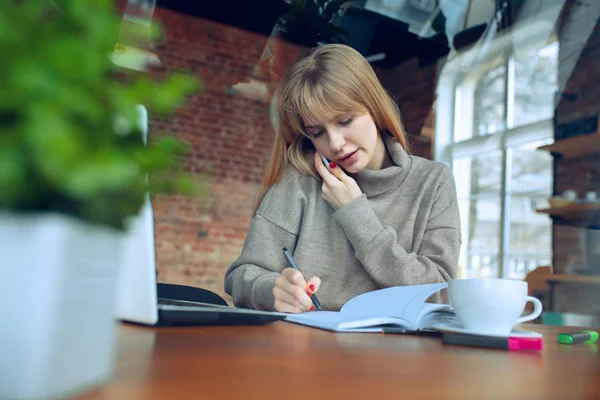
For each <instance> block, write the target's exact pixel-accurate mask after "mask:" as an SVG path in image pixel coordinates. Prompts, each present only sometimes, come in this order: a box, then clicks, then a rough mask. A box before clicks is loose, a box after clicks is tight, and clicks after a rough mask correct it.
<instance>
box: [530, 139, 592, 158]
mask: <svg viewBox="0 0 600 400" xmlns="http://www.w3.org/2000/svg"><path fill="white" fill-rule="evenodd" d="M538 150H544V151H548V152H550V153H553V154H559V155H562V156H563V157H564V158H574V157H582V156H586V155H589V154H594V153H596V154H598V153H600V134H598V133H593V134H589V135H583V136H576V137H572V138H569V139H563V140H557V141H556V142H554V143H552V144H548V145H545V146H540V147H538Z"/></svg>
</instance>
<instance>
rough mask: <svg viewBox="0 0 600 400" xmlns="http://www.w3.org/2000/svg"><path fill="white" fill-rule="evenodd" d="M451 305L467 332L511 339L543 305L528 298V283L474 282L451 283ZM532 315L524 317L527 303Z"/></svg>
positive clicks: (488, 280) (501, 280) (506, 280)
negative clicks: (517, 326) (513, 331)
mask: <svg viewBox="0 0 600 400" xmlns="http://www.w3.org/2000/svg"><path fill="white" fill-rule="evenodd" d="M448 294H449V298H450V305H451V306H452V308H453V309H454V312H455V313H456V316H457V317H458V319H459V320H460V322H461V323H462V326H463V328H464V329H466V330H469V331H472V332H473V333H477V334H482V335H502V336H508V335H509V334H510V332H511V330H512V328H513V327H514V326H515V325H518V324H521V323H523V322H527V321H532V320H534V319H536V318H537V317H539V316H540V314H541V313H542V303H541V302H540V301H539V300H538V299H536V298H535V297H532V296H528V295H527V282H525V281H520V280H513V279H496V278H474V279H454V280H451V281H450V282H448ZM529 301H531V302H532V303H533V311H532V312H531V313H530V314H527V315H525V316H522V317H521V314H522V313H523V310H524V309H525V305H526V304H527V302H529Z"/></svg>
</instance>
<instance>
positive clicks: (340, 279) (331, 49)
mask: <svg viewBox="0 0 600 400" xmlns="http://www.w3.org/2000/svg"><path fill="white" fill-rule="evenodd" d="M277 98H278V115H279V126H278V130H277V133H276V136H275V143H274V147H273V150H272V155H271V160H270V164H269V167H268V171H267V174H266V178H265V182H264V186H263V189H262V192H261V195H260V196H259V202H258V207H257V209H256V210H255V216H254V219H253V222H252V224H251V226H250V230H249V232H248V235H247V237H246V241H245V243H244V247H243V249H242V253H241V255H240V256H239V258H238V259H237V260H235V261H234V262H233V264H232V265H231V266H230V267H229V269H228V270H227V272H226V274H225V291H226V292H227V293H229V294H230V295H231V296H232V298H233V302H234V304H235V305H236V306H240V307H248V308H256V309H262V310H276V311H280V312H288V313H300V312H305V311H312V310H314V306H313V303H312V301H311V299H310V297H309V296H310V295H311V294H313V293H315V292H317V291H318V292H319V293H318V297H319V300H320V303H321V305H322V307H323V309H325V310H339V309H340V308H341V306H342V305H343V304H344V303H345V302H347V301H348V300H350V299H351V298H353V297H355V296H357V295H359V294H361V293H364V292H367V291H372V290H376V289H380V288H384V287H390V286H403V285H416V284H425V283H439V282H445V281H448V280H449V279H452V278H454V277H455V275H456V270H457V262H458V254H459V248H460V240H461V239H460V220H459V213H458V206H457V201H456V189H455V184H454V179H453V176H452V173H451V171H450V169H449V168H447V167H446V166H445V165H443V164H441V163H437V162H433V161H430V160H426V159H424V158H420V157H415V156H410V155H408V153H407V150H406V149H407V140H406V136H405V133H404V131H403V129H402V126H401V120H400V115H399V112H398V109H397V107H396V105H395V103H394V102H393V100H392V99H391V98H390V97H389V96H388V95H387V93H386V91H385V90H384V88H383V87H382V86H381V84H380V82H379V81H378V79H377V76H376V75H375V73H374V72H373V69H372V68H371V66H370V65H369V63H368V62H367V61H366V60H365V59H364V57H362V55H361V54H360V53H358V52H357V51H355V50H354V49H352V48H351V47H348V46H345V45H340V44H329V45H322V46H320V47H317V48H316V49H314V50H313V51H312V52H311V53H310V54H308V55H307V56H305V57H303V58H302V59H300V60H299V61H297V62H296V63H295V64H294V65H292V66H291V67H290V68H289V69H288V70H287V71H286V73H285V74H284V76H283V77H282V80H281V82H280V86H279V88H278V92H277ZM320 155H323V156H325V157H326V158H327V159H328V160H331V163H330V165H329V166H330V168H331V171H329V170H328V169H327V167H326V166H325V164H324V163H323V162H322V161H321V158H320ZM284 247H285V248H287V249H288V251H290V253H292V254H293V257H294V259H295V261H296V263H297V264H298V266H299V267H300V269H301V270H302V273H300V272H299V271H297V270H295V269H292V268H289V265H288V264H287V263H286V259H285V257H284V254H283V252H282V248H284ZM305 277H307V278H308V277H310V279H308V281H307V280H305ZM432 300H434V301H441V300H443V299H442V297H441V295H440V294H437V295H436V296H435V298H433V299H432Z"/></svg>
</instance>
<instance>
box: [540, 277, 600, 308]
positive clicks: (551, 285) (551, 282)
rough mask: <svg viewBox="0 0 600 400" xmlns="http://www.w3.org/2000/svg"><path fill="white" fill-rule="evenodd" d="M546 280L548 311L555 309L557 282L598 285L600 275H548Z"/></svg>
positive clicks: (599, 283)
mask: <svg viewBox="0 0 600 400" xmlns="http://www.w3.org/2000/svg"><path fill="white" fill-rule="evenodd" d="M546 282H547V283H548V311H554V310H555V304H554V303H555V294H554V291H555V286H556V285H559V284H571V285H596V286H600V276H598V275H561V274H556V275H550V276H549V277H548V278H547V279H546Z"/></svg>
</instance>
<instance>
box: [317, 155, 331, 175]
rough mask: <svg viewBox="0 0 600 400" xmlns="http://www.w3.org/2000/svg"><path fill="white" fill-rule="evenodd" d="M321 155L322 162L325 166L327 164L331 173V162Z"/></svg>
mask: <svg viewBox="0 0 600 400" xmlns="http://www.w3.org/2000/svg"><path fill="white" fill-rule="evenodd" d="M319 155H320V156H321V160H323V164H325V166H326V167H327V170H328V171H329V172H331V168H330V167H329V160H328V159H326V158H325V156H323V155H322V154H321V153H319Z"/></svg>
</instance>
